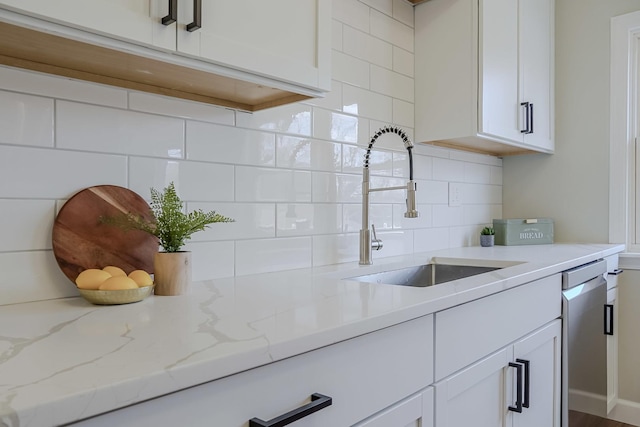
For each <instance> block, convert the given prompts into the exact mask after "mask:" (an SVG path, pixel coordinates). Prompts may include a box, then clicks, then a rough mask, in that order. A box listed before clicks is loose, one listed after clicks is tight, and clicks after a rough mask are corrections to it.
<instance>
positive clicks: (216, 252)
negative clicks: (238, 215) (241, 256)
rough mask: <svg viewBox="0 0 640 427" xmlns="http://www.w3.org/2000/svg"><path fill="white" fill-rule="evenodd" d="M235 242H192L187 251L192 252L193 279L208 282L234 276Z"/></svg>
mask: <svg viewBox="0 0 640 427" xmlns="http://www.w3.org/2000/svg"><path fill="white" fill-rule="evenodd" d="M234 247H235V245H234V242H233V241H226V242H190V243H188V244H187V245H185V250H187V251H191V279H192V280H194V281H197V280H208V279H217V278H220V277H231V276H233V275H234V268H233V266H234V264H235V251H234Z"/></svg>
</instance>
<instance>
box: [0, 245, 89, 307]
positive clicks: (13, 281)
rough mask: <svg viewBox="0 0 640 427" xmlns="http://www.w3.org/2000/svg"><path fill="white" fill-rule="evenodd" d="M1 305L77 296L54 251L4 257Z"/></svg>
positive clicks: (1, 258) (0, 266) (0, 267)
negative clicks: (59, 265)
mask: <svg viewBox="0 0 640 427" xmlns="http://www.w3.org/2000/svg"><path fill="white" fill-rule="evenodd" d="M0 271H2V279H1V281H0V305H6V304H15V303H20V302H25V301H42V300H47V299H55V298H64V297H72V296H77V295H79V294H78V290H77V288H76V286H75V284H73V283H72V282H71V281H70V280H69V279H68V278H67V277H66V276H65V275H64V274H62V271H61V270H60V268H59V267H58V264H57V263H56V260H55V257H54V256H53V252H52V251H28V252H8V253H0Z"/></svg>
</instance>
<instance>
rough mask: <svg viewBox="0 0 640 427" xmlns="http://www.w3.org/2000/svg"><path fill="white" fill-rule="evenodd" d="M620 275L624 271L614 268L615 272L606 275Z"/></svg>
mask: <svg viewBox="0 0 640 427" xmlns="http://www.w3.org/2000/svg"><path fill="white" fill-rule="evenodd" d="M622 273H624V270H623V269H621V268H616V269H615V270H613V271H610V272H608V273H607V274H608V275H609V276H617V275H619V274H622Z"/></svg>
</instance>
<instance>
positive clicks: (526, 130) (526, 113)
mask: <svg viewBox="0 0 640 427" xmlns="http://www.w3.org/2000/svg"><path fill="white" fill-rule="evenodd" d="M520 106H521V107H524V117H525V126H524V129H520V133H531V132H530V130H529V126H530V125H529V120H530V114H529V103H528V102H521V103H520Z"/></svg>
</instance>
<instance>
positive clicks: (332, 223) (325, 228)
mask: <svg viewBox="0 0 640 427" xmlns="http://www.w3.org/2000/svg"><path fill="white" fill-rule="evenodd" d="M276 223H277V224H278V229H277V235H278V237H284V236H309V235H316V234H330V233H340V232H341V231H342V205H338V204H323V203H322V204H321V203H316V204H311V203H305V204H302V203H279V204H278V208H277V217H276Z"/></svg>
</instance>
